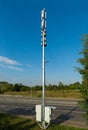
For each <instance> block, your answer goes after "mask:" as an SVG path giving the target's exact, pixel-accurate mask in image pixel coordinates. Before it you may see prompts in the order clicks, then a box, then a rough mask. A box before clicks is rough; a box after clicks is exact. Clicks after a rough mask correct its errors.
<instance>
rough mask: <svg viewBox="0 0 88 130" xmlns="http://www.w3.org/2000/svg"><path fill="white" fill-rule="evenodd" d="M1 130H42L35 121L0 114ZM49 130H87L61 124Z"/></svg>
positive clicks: (52, 125) (52, 126) (53, 125)
mask: <svg viewBox="0 0 88 130" xmlns="http://www.w3.org/2000/svg"><path fill="white" fill-rule="evenodd" d="M0 130H41V128H40V127H39V126H38V124H37V123H36V122H35V121H34V120H30V119H26V118H20V117H13V116H9V115H6V114H1V113H0ZM47 130H86V129H83V128H75V127H70V126H64V125H60V124H57V125H56V124H51V125H50V127H49V128H48V129H47Z"/></svg>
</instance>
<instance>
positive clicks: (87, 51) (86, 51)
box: [78, 34, 88, 120]
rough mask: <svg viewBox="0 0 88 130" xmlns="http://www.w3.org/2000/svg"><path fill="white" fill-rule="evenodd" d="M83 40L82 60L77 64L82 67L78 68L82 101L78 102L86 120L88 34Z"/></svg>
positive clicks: (87, 111) (87, 102)
mask: <svg viewBox="0 0 88 130" xmlns="http://www.w3.org/2000/svg"><path fill="white" fill-rule="evenodd" d="M82 40H83V49H82V52H81V54H82V55H83V57H82V58H80V59H79V60H78V62H79V63H80V64H81V65H82V67H81V68H78V71H79V73H80V74H81V75H82V87H81V93H82V98H83V100H82V101H81V102H80V104H81V105H82V107H83V108H84V109H85V111H86V118H87V120H88V34H87V35H84V37H83V38H82Z"/></svg>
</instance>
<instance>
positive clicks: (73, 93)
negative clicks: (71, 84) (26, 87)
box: [4, 90, 82, 99]
mask: <svg viewBox="0 0 88 130" xmlns="http://www.w3.org/2000/svg"><path fill="white" fill-rule="evenodd" d="M4 94H5V95H6V94H7V95H22V96H28V97H31V93H30V92H28V91H26V92H5V93H4ZM32 96H33V98H40V97H42V91H32ZM81 96H82V95H81V93H80V91H78V90H64V91H61V90H60V91H59V90H58V91H46V97H47V98H52V97H53V98H67V99H80V98H81Z"/></svg>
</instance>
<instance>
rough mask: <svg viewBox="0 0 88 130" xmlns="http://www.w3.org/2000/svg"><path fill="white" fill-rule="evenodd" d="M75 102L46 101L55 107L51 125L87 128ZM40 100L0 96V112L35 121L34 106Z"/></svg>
mask: <svg viewBox="0 0 88 130" xmlns="http://www.w3.org/2000/svg"><path fill="white" fill-rule="evenodd" d="M77 102H78V101H77V100H63V99H47V100H46V105H48V106H55V107H56V109H55V110H53V113H52V122H53V123H56V124H58V123H64V124H69V125H74V126H78V127H83V128H88V126H87V125H86V120H85V118H84V117H83V114H84V113H85V112H84V111H83V110H82V109H81V108H80V107H79V106H78V104H77ZM37 104H41V99H30V98H26V97H20V96H0V112H5V113H7V114H11V115H16V116H25V117H27V118H33V119H35V114H36V113H35V105H37Z"/></svg>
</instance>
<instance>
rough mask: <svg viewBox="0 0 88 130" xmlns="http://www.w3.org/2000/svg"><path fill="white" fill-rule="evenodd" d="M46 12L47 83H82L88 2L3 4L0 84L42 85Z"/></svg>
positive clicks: (15, 0) (9, 0) (6, 0)
mask: <svg viewBox="0 0 88 130" xmlns="http://www.w3.org/2000/svg"><path fill="white" fill-rule="evenodd" d="M43 8H46V11H47V47H46V48H45V53H46V60H48V63H46V83H47V84H49V83H51V84H58V83H59V81H61V82H63V83H64V84H69V83H74V82H77V81H81V75H80V74H79V73H78V72H77V71H76V70H75V67H78V66H80V64H78V63H77V60H78V59H79V58H80V57H81V55H80V54H79V52H80V51H81V49H82V47H83V46H82V42H81V41H80V37H81V36H82V35H83V34H86V33H88V17H87V16H88V0H50V1H49V0H48V1H46V0H0V81H8V82H11V83H17V82H18V83H20V82H21V83H23V84H28V85H29V84H32V85H35V84H42V46H41V29H40V24H41V18H40V14H41V13H40V12H41V10H42V9H43Z"/></svg>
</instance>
